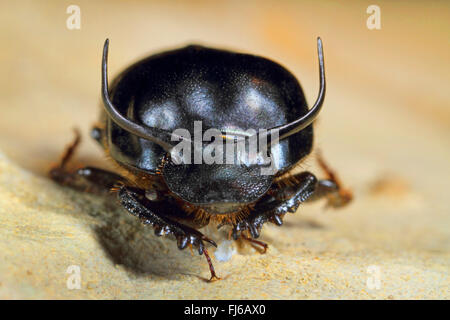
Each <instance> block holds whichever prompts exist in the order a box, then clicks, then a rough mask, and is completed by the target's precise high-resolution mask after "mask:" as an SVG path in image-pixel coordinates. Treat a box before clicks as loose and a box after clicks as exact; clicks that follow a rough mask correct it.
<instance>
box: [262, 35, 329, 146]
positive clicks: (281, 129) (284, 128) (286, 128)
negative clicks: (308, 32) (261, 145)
mask: <svg viewBox="0 0 450 320" xmlns="http://www.w3.org/2000/svg"><path fill="white" fill-rule="evenodd" d="M317 53H318V56H319V75H320V89H319V95H318V97H317V99H316V102H315V103H314V105H313V106H312V108H311V109H309V111H308V112H307V113H306V114H305V115H304V116H302V117H301V118H298V119H297V120H294V121H292V122H290V123H288V124H285V125H281V126H278V127H273V128H271V129H268V130H267V133H266V134H267V136H268V137H272V134H271V133H269V132H270V131H271V130H278V135H279V140H281V139H284V138H287V137H289V136H291V135H293V134H295V133H297V132H299V131H300V130H303V129H305V128H306V127H308V126H309V125H310V124H311V123H313V121H314V120H315V119H316V118H317V116H318V115H319V112H320V110H321V109H322V105H323V101H324V99H325V91H326V83H325V64H324V62H323V47H322V40H321V39H320V37H318V38H317Z"/></svg>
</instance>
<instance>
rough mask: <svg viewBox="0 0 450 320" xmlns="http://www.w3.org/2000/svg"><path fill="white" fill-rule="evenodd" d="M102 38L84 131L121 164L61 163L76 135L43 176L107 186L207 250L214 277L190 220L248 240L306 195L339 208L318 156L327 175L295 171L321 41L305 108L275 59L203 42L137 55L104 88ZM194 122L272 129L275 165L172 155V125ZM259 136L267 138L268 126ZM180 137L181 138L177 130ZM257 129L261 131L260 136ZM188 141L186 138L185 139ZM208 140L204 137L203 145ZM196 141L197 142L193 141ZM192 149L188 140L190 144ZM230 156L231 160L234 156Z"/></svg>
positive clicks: (304, 147)
mask: <svg viewBox="0 0 450 320" xmlns="http://www.w3.org/2000/svg"><path fill="white" fill-rule="evenodd" d="M108 45H109V42H108V40H106V42H105V45H104V49H103V60H102V98H103V104H104V109H103V111H102V114H101V118H100V121H99V123H98V125H96V126H95V127H94V128H93V130H92V132H91V135H92V137H93V138H94V139H95V140H97V141H98V143H99V144H100V145H101V146H102V147H103V148H104V150H105V152H106V153H107V155H108V156H109V157H110V158H111V159H112V160H113V161H114V162H115V163H116V164H118V167H119V168H120V170H119V171H120V174H116V173H113V172H109V171H105V170H102V169H98V168H93V167H84V168H82V169H79V170H76V171H71V170H69V169H68V168H67V163H68V162H69V160H70V158H71V156H72V154H73V152H74V150H75V148H76V146H77V145H78V143H79V141H80V138H79V134H77V137H76V140H75V141H74V143H73V144H72V145H71V146H69V148H68V149H67V150H66V152H65V153H64V155H63V156H62V158H61V161H60V163H59V164H58V165H57V166H55V167H54V168H52V170H51V171H50V176H51V178H52V179H54V180H56V181H57V182H59V183H61V184H64V185H69V186H71V187H74V188H77V189H83V190H86V189H88V190H90V191H92V192H102V191H109V190H114V191H116V192H117V198H118V200H119V202H120V203H121V205H122V206H123V207H124V208H125V209H127V210H128V211H129V212H130V213H131V214H133V215H135V216H136V217H138V218H139V219H140V220H141V221H142V222H143V223H144V224H148V225H150V226H152V227H153V228H154V231H155V234H156V235H158V236H161V235H165V234H168V235H172V236H174V237H175V238H176V240H177V245H178V248H179V249H184V248H186V247H187V246H190V247H191V248H192V247H194V248H196V249H198V252H199V254H200V255H201V254H203V255H205V257H206V259H207V262H208V264H209V269H210V272H211V279H210V280H214V279H218V277H217V276H216V273H215V271H214V267H213V265H212V262H211V259H210V257H209V255H208V251H207V249H206V247H205V243H206V242H207V243H210V244H212V245H213V246H217V245H216V243H215V242H214V241H213V240H211V239H209V238H208V237H206V236H205V235H203V234H202V233H201V232H199V231H198V230H197V229H199V228H201V227H203V226H205V225H208V224H209V223H215V224H216V225H217V226H218V228H220V227H223V226H229V227H230V233H231V235H232V237H233V238H234V239H235V240H237V239H238V238H239V237H242V238H243V239H246V240H248V241H251V242H252V243H254V244H258V245H260V246H262V247H263V248H264V252H265V250H266V249H267V245H266V244H265V243H263V242H261V241H258V240H255V239H256V238H258V237H259V234H260V231H261V228H262V226H263V224H264V223H266V222H272V223H274V224H276V225H278V226H281V225H282V223H283V220H282V219H283V217H284V215H285V214H286V212H295V211H296V210H297V208H298V206H299V205H300V203H302V202H304V201H311V200H315V199H319V198H327V199H328V205H330V206H333V207H340V206H343V205H345V204H347V203H348V202H349V201H350V200H351V198H352V195H351V193H350V191H348V190H345V189H343V188H342V187H341V185H340V183H339V181H338V179H337V177H336V175H335V174H334V173H333V171H332V170H330V169H329V168H328V166H327V165H326V164H325V163H324V162H323V160H322V159H321V158H320V157H319V164H320V165H321V167H322V168H323V169H324V170H325V172H326V173H327V175H328V177H327V178H326V179H323V180H319V179H317V178H316V177H315V176H314V175H313V174H312V173H310V172H301V173H293V171H294V170H293V169H294V168H295V167H296V165H297V164H298V163H300V162H301V161H302V159H304V158H305V157H306V156H307V155H308V154H310V153H311V150H312V145H313V127H312V123H313V121H314V120H315V119H316V118H317V116H318V114H319V111H320V109H321V107H322V104H323V101H324V97H325V70H324V60H323V50H322V42H321V40H320V38H318V39H317V47H318V55H319V67H320V68H319V71H320V90H319V96H318V98H317V100H316V102H315V103H314V105H313V107H312V108H311V109H308V107H307V104H306V100H305V96H304V94H303V91H302V89H301V87H300V84H299V83H298V81H297V80H296V78H295V77H294V76H293V75H292V74H291V73H290V72H289V71H287V70H286V69H285V68H283V67H282V66H280V65H279V64H277V63H275V62H273V61H271V60H268V59H265V58H262V57H259V56H254V55H249V54H241V53H235V52H231V51H224V50H217V49H211V48H206V47H202V46H187V47H185V48H181V49H177V50H172V51H167V52H163V53H160V54H156V55H152V56H150V57H148V58H146V59H143V60H141V61H139V62H137V63H135V64H133V65H132V66H130V67H129V68H127V69H126V70H125V71H123V72H122V73H121V74H120V75H119V76H118V77H117V78H116V79H115V80H114V82H113V84H112V86H111V90H109V88H108V79H107V56H108ZM194 121H201V123H202V126H203V128H204V129H208V128H215V129H218V130H220V132H223V133H224V137H225V134H226V135H230V136H231V137H233V136H234V137H239V136H240V137H244V139H247V138H249V137H248V135H246V132H247V130H248V129H255V130H256V131H258V130H259V129H273V130H278V136H279V140H278V141H277V148H271V149H270V151H269V153H270V152H272V153H273V152H274V150H276V151H275V152H277V159H278V160H277V163H276V168H275V169H276V170H275V172H274V173H273V174H270V175H267V174H261V168H262V167H263V166H265V165H267V164H266V163H263V164H261V163H245V162H239V161H235V162H232V163H231V164H230V163H222V164H220V163H213V164H192V163H185V162H181V163H179V162H177V161H175V158H174V154H173V153H171V151H173V149H174V146H175V144H177V143H178V141H172V139H171V137H172V132H173V131H174V130H175V129H178V128H184V129H187V130H188V131H189V132H193V129H194ZM268 132H269V133H267V134H266V136H265V138H267V139H268V141H269V143H270V142H271V141H272V140H271V139H272V138H273V136H272V133H273V132H274V131H268ZM182 138H183V137H182ZM259 138H261V137H259V136H258V139H259ZM188 142H189V143H191V142H192V141H188ZM206 146H207V145H206V144H204V142H202V143H201V145H200V148H205V147H206ZM197 147H198V146H197ZM194 148H195V147H194ZM235 160H236V159H235Z"/></svg>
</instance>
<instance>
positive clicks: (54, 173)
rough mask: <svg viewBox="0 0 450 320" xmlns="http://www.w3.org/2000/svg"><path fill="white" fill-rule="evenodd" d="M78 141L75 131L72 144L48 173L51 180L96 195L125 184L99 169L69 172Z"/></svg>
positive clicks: (78, 135) (78, 134)
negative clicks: (118, 184) (119, 184)
mask: <svg viewBox="0 0 450 320" xmlns="http://www.w3.org/2000/svg"><path fill="white" fill-rule="evenodd" d="M80 141H81V136H80V132H79V131H78V130H75V138H74V140H73V142H72V143H71V144H70V145H69V146H68V147H67V148H66V149H65V150H64V153H63V155H62V156H61V159H60V161H59V163H58V164H57V165H56V166H54V167H52V168H51V169H50V171H49V176H50V178H51V179H53V180H54V181H56V182H58V183H60V184H62V185H66V186H69V187H71V188H74V189H77V190H80V191H88V192H91V193H97V194H102V193H107V192H109V191H110V190H111V188H112V187H114V186H115V185H116V184H117V183H126V182H127V181H126V179H125V178H123V177H122V176H120V175H118V174H115V173H113V172H110V171H106V170H103V169H99V168H94V167H84V168H81V169H78V170H75V171H73V170H71V169H70V168H69V162H70V160H71V159H72V157H73V155H74V153H75V151H76V149H77V147H78V145H79V144H80Z"/></svg>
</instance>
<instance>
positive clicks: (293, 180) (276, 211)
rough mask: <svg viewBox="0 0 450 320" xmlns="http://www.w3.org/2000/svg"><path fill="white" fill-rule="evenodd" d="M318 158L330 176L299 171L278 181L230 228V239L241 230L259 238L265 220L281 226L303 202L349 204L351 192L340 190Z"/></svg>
mask: <svg viewBox="0 0 450 320" xmlns="http://www.w3.org/2000/svg"><path fill="white" fill-rule="evenodd" d="M320 161H321V162H320V165H321V167H322V168H323V169H324V170H325V171H326V172H327V174H328V177H329V179H324V180H318V179H317V178H316V177H315V176H314V175H313V174H312V173H310V172H302V173H299V174H296V175H293V176H291V177H289V178H286V179H284V180H280V181H277V182H276V183H274V185H273V186H272V188H271V190H270V191H269V192H268V193H267V195H265V196H264V197H263V198H262V199H261V200H260V201H258V202H257V203H256V205H255V207H254V212H253V213H252V214H250V215H249V216H248V217H247V218H246V219H244V220H242V221H240V222H239V223H237V224H236V225H235V226H234V227H233V230H232V235H233V238H234V239H235V240H236V239H237V238H238V236H239V232H240V234H241V235H242V232H243V231H249V233H250V235H251V237H252V238H258V237H259V234H260V230H261V228H262V226H263V224H264V223H266V222H268V221H270V222H272V223H274V224H276V225H278V226H281V225H282V224H283V220H282V218H283V216H284V215H285V214H286V212H292V213H294V212H295V211H296V210H297V208H298V207H299V205H300V204H301V203H302V202H305V201H314V200H318V199H322V198H326V199H328V203H327V204H328V205H329V206H332V207H335V208H337V207H342V206H344V205H346V204H348V203H349V202H350V201H351V199H352V195H351V193H350V191H348V190H345V189H343V188H342V187H341V184H340V183H339V181H338V179H337V176H336V175H335V174H334V173H333V172H332V171H331V170H330V169H329V167H328V166H326V165H325V162H323V160H322V159H320ZM244 238H245V237H244Z"/></svg>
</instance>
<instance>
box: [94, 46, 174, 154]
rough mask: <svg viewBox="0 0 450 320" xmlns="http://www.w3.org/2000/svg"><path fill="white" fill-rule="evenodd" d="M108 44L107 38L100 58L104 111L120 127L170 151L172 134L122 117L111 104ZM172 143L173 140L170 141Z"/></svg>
mask: <svg viewBox="0 0 450 320" xmlns="http://www.w3.org/2000/svg"><path fill="white" fill-rule="evenodd" d="M108 46H109V39H106V41H105V45H104V47H103V60H102V98H103V104H104V106H105V111H106V112H107V113H108V115H109V116H110V117H111V119H112V120H113V121H114V122H115V123H116V124H117V125H118V126H119V127H121V128H123V129H125V130H127V131H129V132H131V133H133V134H135V135H137V136H139V137H141V138H144V139H147V140H150V141H151V142H154V143H156V144H158V145H160V146H161V147H162V148H163V149H164V150H166V151H167V152H170V151H171V150H172V148H173V146H172V144H171V136H172V134H171V133H170V132H168V131H166V130H163V129H158V128H152V127H147V126H142V125H139V124H137V123H136V122H133V121H131V120H130V119H127V118H126V117H124V116H123V115H122V114H121V113H120V112H119V111H118V110H117V108H116V107H115V106H114V105H113V103H112V101H111V99H110V98H109V90H108ZM172 143H173V142H172Z"/></svg>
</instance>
